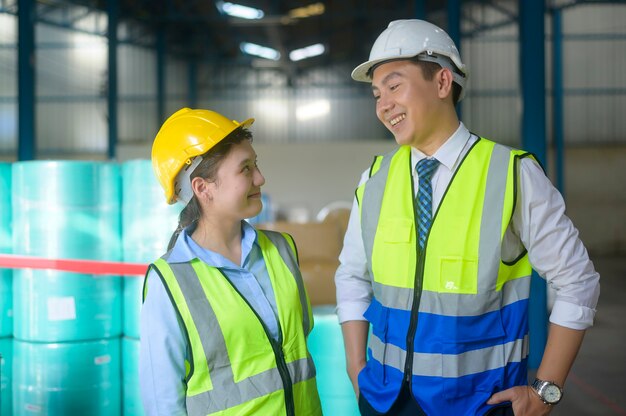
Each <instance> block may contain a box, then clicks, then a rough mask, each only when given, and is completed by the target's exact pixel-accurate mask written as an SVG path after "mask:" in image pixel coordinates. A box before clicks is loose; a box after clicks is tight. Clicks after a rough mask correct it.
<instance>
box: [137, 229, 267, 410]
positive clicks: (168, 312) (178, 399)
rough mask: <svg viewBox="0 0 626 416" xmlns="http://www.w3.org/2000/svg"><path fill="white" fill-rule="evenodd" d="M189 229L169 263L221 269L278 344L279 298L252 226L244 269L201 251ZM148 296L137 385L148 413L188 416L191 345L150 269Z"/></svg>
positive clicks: (245, 236) (246, 234)
mask: <svg viewBox="0 0 626 416" xmlns="http://www.w3.org/2000/svg"><path fill="white" fill-rule="evenodd" d="M192 231H193V230H191V229H185V230H183V232H181V233H180V235H179V236H178V239H177V240H176V244H175V245H174V248H173V249H172V252H171V254H170V257H169V261H171V262H186V261H190V260H192V259H194V258H198V259H200V260H202V261H204V262H205V263H206V264H208V265H210V266H213V267H217V268H219V269H220V270H221V271H222V272H223V273H224V274H225V275H226V277H228V279H229V280H230V281H231V282H232V283H233V285H234V286H235V287H236V288H237V290H238V291H239V293H241V294H242V295H243V297H244V298H245V299H246V300H247V301H248V303H249V304H250V306H251V307H252V308H253V309H254V310H255V311H256V313H257V314H258V315H259V317H260V318H261V320H262V321H263V323H264V324H265V326H266V328H267V329H268V330H269V332H270V334H271V336H272V337H273V338H274V339H278V332H279V331H278V320H277V318H276V316H277V312H276V311H277V309H276V299H275V297H274V290H273V288H272V285H271V282H270V278H269V275H268V273H267V267H266V266H265V260H264V259H263V254H262V253H261V248H260V247H259V244H258V241H257V234H256V230H255V229H254V227H252V226H251V225H250V224H248V223H246V222H245V221H242V226H241V231H242V237H241V264H240V265H236V264H234V263H233V262H232V261H230V260H229V259H227V258H225V257H224V256H222V255H220V254H218V253H215V252H212V251H209V250H207V249H205V248H203V247H200V246H199V245H198V244H197V243H196V242H195V241H193V239H192V238H191V236H190V234H191V232H192ZM147 288H148V292H147V295H146V299H145V301H144V303H143V306H142V308H141V321H140V336H141V342H140V353H139V382H140V388H141V399H142V402H143V406H144V410H145V414H146V415H147V416H152V415H164V416H175V415H186V414H187V411H186V407H185V390H186V385H185V381H184V380H185V359H187V360H189V358H190V354H189V352H190V346H189V345H188V344H187V338H186V337H185V335H184V330H183V324H182V322H181V321H180V320H179V318H178V315H177V313H176V310H175V308H174V305H172V302H171V301H170V298H169V296H168V294H167V292H166V290H165V287H164V286H163V283H162V282H161V279H160V278H159V276H158V274H157V273H156V272H155V271H153V270H151V271H150V273H149V274H148V281H147Z"/></svg>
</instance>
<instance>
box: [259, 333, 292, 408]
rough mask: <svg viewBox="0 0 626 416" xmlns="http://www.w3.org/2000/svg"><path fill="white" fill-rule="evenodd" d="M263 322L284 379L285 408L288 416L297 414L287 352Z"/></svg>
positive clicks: (281, 336) (280, 335)
mask: <svg viewBox="0 0 626 416" xmlns="http://www.w3.org/2000/svg"><path fill="white" fill-rule="evenodd" d="M261 324H262V325H263V328H264V329H265V332H266V334H267V338H268V339H269V340H270V344H271V345H272V349H273V350H274V355H275V356H276V367H277V368H278V373H279V374H280V378H281V380H282V381H283V387H284V389H285V408H286V409H287V416H295V415H296V410H295V406H294V403H293V381H292V380H291V376H290V375H289V369H288V368H287V362H286V361H285V354H283V349H282V348H281V346H280V345H279V344H278V343H277V342H276V341H275V340H274V338H272V337H271V336H270V334H269V332H268V331H267V329H266V328H265V324H263V322H261ZM278 332H279V339H281V340H282V338H283V334H282V330H281V329H280V327H279V328H278Z"/></svg>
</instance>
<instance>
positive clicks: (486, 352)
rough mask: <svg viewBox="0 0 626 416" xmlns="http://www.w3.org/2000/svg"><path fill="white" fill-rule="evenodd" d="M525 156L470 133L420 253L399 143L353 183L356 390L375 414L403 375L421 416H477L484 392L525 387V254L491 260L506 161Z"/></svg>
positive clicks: (508, 190)
mask: <svg viewBox="0 0 626 416" xmlns="http://www.w3.org/2000/svg"><path fill="white" fill-rule="evenodd" d="M526 156H529V154H528V153H524V152H522V151H518V150H512V149H510V148H508V147H505V146H502V145H499V144H496V143H494V142H491V141H489V140H486V139H482V138H481V139H478V140H477V141H476V142H475V143H474V145H473V146H472V148H471V149H470V150H469V152H468V153H467V154H466V156H465V157H464V159H463V160H462V162H461V163H460V165H459V167H458V169H457V171H456V172H455V174H454V176H453V178H452V180H451V181H450V184H449V185H448V188H447V189H446V191H445V193H444V196H443V198H442V200H441V202H440V204H439V207H438V209H437V211H436V212H435V213H434V215H433V222H432V226H431V230H430V232H429V235H428V237H427V240H426V244H425V248H424V249H423V250H421V249H420V248H419V245H418V244H417V239H416V229H417V228H416V215H415V203H414V198H413V195H414V191H413V189H414V184H413V176H412V174H411V169H412V166H411V148H410V147H409V146H402V147H399V148H398V149H396V150H395V151H393V152H391V153H390V154H388V155H385V156H381V157H378V158H377V159H376V160H375V162H374V164H373V165H372V169H371V171H370V178H369V179H368V180H367V181H366V182H365V183H363V184H362V185H361V186H360V187H359V188H358V189H357V200H358V203H359V206H360V213H361V228H362V236H363V243H364V247H365V252H366V257H367V260H368V261H367V264H368V268H369V273H370V276H371V278H372V285H373V292H374V296H373V299H372V303H371V305H370V306H369V308H368V309H367V311H366V312H365V315H364V316H365V318H366V319H367V320H368V321H369V322H370V323H371V325H372V335H371V336H370V339H369V343H368V361H367V365H366V367H365V369H364V370H363V371H362V372H361V373H360V374H359V386H360V391H361V394H363V395H364V397H365V398H366V399H367V401H368V402H369V403H370V404H371V405H372V406H373V407H374V408H375V409H376V410H378V411H380V412H386V411H387V410H389V408H390V407H391V405H392V404H393V403H394V401H395V399H396V398H397V396H398V393H399V391H400V388H401V386H402V383H403V380H407V381H409V382H410V383H409V386H410V389H411V392H412V395H413V397H415V399H416V400H417V402H418V403H419V405H420V406H421V407H422V408H423V409H424V411H425V412H426V413H427V414H428V415H430V416H436V415H441V416H449V415H483V414H485V413H486V412H487V411H488V410H489V409H490V408H491V407H492V406H488V405H487V404H485V402H486V401H487V399H489V397H490V396H491V395H492V394H493V393H494V392H497V391H500V390H503V389H506V388H509V387H512V386H515V385H524V384H527V375H526V364H527V357H528V319H527V316H528V312H527V309H528V297H529V292H530V276H531V266H530V263H529V261H528V256H527V253H526V251H525V250H524V251H523V252H521V253H520V255H519V257H518V258H517V259H516V260H515V261H512V262H510V263H505V262H503V261H502V260H501V246H502V240H503V238H504V234H505V231H506V229H507V227H508V225H509V222H510V220H511V217H512V214H513V210H514V208H515V200H516V189H517V186H516V182H517V171H518V163H519V162H518V161H519V159H520V158H522V157H526ZM520 247H523V246H521V243H520Z"/></svg>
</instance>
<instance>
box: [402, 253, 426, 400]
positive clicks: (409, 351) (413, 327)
mask: <svg viewBox="0 0 626 416" xmlns="http://www.w3.org/2000/svg"><path fill="white" fill-rule="evenodd" d="M418 247H419V246H418ZM424 253H425V250H421V251H419V249H418V253H417V254H418V257H417V267H416V268H415V269H416V270H415V282H414V285H413V286H414V287H413V304H412V305H411V321H410V322H409V331H408V333H407V338H406V361H405V364H404V377H405V380H406V382H407V383H408V386H409V391H410V392H411V393H412V392H413V390H412V385H411V378H412V375H413V348H414V347H415V346H414V342H415V332H416V331H417V312H418V310H419V305H420V300H421V297H422V284H423V281H424V259H425V257H426V256H425V255H424Z"/></svg>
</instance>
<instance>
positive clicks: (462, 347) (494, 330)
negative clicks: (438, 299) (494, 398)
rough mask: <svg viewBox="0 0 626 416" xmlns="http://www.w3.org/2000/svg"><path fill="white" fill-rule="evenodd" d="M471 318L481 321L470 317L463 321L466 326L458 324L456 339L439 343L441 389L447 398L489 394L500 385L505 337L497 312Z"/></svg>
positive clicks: (501, 385) (497, 389)
mask: <svg viewBox="0 0 626 416" xmlns="http://www.w3.org/2000/svg"><path fill="white" fill-rule="evenodd" d="M465 318H469V317H465ZM475 318H476V319H478V320H479V321H481V322H480V323H475V322H472V319H471V318H470V319H469V320H468V322H466V324H467V325H468V326H469V327H468V328H464V326H465V325H459V327H460V328H459V331H458V332H457V334H458V335H460V336H459V337H458V338H457V342H453V343H445V344H444V345H443V348H444V354H442V356H441V360H442V371H443V377H444V379H443V380H444V381H443V390H444V397H446V398H447V399H456V398H460V397H464V396H469V395H475V394H476V393H477V392H482V393H485V394H491V393H492V392H494V391H499V390H501V389H502V387H503V385H504V372H505V366H506V356H505V346H504V343H505V340H506V336H505V331H504V327H503V325H502V317H501V314H500V311H496V312H491V313H488V314H485V315H483V316H481V317H475ZM471 328H474V333H473V334H472V333H471V331H470V329H471ZM463 335H465V336H466V337H463ZM451 339H453V338H451Z"/></svg>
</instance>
